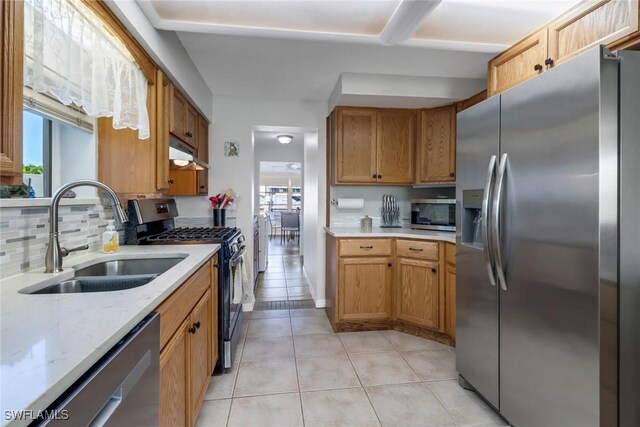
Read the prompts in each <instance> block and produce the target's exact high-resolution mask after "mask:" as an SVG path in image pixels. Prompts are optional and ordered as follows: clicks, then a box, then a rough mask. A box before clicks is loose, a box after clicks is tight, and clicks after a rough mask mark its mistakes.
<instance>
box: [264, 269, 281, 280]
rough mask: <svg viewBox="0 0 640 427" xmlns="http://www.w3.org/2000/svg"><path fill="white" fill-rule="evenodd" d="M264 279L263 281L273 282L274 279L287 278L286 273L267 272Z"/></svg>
mask: <svg viewBox="0 0 640 427" xmlns="http://www.w3.org/2000/svg"><path fill="white" fill-rule="evenodd" d="M262 277H263V280H272V279H278V280H282V279H284V278H285V275H284V271H265V272H264V273H263V276H262Z"/></svg>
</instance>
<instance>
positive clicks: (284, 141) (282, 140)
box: [277, 135, 293, 144]
mask: <svg viewBox="0 0 640 427" xmlns="http://www.w3.org/2000/svg"><path fill="white" fill-rule="evenodd" d="M277 138H278V141H280V144H288V143H290V142H291V141H293V137H292V136H291V135H278V137H277Z"/></svg>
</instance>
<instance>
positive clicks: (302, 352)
mask: <svg viewBox="0 0 640 427" xmlns="http://www.w3.org/2000/svg"><path fill="white" fill-rule="evenodd" d="M293 347H294V348H295V351H296V358H298V359H300V358H306V357H328V356H344V355H346V354H347V353H345V351H344V348H343V347H342V343H341V342H340V340H339V339H338V337H337V336H336V335H334V334H319V335H296V336H294V337H293Z"/></svg>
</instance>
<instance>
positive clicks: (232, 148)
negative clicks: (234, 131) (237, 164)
mask: <svg viewBox="0 0 640 427" xmlns="http://www.w3.org/2000/svg"><path fill="white" fill-rule="evenodd" d="M224 156H225V157H240V143H239V142H237V141H227V142H225V143H224Z"/></svg>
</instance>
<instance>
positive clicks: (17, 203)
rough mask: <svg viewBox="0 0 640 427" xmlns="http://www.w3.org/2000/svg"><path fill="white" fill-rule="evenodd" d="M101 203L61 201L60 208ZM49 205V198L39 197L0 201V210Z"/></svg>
mask: <svg viewBox="0 0 640 427" xmlns="http://www.w3.org/2000/svg"><path fill="white" fill-rule="evenodd" d="M101 203H102V202H101V201H100V199H98V198H93V199H80V198H77V199H62V200H61V201H60V205H61V206H78V205H99V204H101ZM50 205H51V197H40V198H36V199H0V209H2V208H35V207H41V206H42V207H48V206H50Z"/></svg>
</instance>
